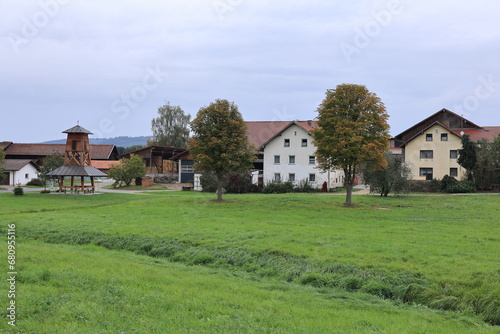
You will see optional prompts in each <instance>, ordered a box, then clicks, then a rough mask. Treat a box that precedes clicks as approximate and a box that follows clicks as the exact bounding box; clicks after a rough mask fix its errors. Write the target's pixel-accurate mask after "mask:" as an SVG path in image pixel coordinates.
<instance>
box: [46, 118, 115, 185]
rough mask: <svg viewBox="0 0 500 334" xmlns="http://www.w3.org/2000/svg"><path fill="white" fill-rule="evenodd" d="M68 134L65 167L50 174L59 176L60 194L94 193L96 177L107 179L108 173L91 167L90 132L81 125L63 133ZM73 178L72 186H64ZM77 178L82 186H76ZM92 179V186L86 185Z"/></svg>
mask: <svg viewBox="0 0 500 334" xmlns="http://www.w3.org/2000/svg"><path fill="white" fill-rule="evenodd" d="M63 133H67V134H68V138H67V140H66V148H65V152H64V163H63V166H61V167H59V168H57V169H55V170H53V171H52V172H50V173H48V175H51V176H58V177H59V178H60V180H59V192H66V191H68V190H69V191H71V192H76V193H80V192H81V193H82V194H85V193H94V191H95V185H94V177H105V176H107V175H106V173H103V172H101V171H100V170H99V169H97V168H95V167H93V166H91V165H90V161H91V160H90V144H89V134H92V133H91V132H90V131H88V130H86V129H84V128H83V127H81V126H80V125H76V126H74V127H72V128H71V129H68V130H66V131H63ZM66 176H69V177H71V185H69V186H65V185H64V178H65V177H66ZM75 177H79V178H80V184H79V185H76V184H75ZM86 177H88V178H90V186H86V185H85V178H86Z"/></svg>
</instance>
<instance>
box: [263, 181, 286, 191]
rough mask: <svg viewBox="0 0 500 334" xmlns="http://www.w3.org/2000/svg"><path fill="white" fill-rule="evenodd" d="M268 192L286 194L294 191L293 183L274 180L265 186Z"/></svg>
mask: <svg viewBox="0 0 500 334" xmlns="http://www.w3.org/2000/svg"><path fill="white" fill-rule="evenodd" d="M264 192H265V193H266V194H285V193H292V192H293V183H292V182H290V181H286V182H283V181H272V182H269V183H268V184H266V185H265V186H264Z"/></svg>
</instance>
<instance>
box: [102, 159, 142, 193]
mask: <svg viewBox="0 0 500 334" xmlns="http://www.w3.org/2000/svg"><path fill="white" fill-rule="evenodd" d="M108 176H109V177H110V178H112V179H114V180H115V183H114V184H113V186H114V187H117V186H121V184H122V182H123V183H125V185H127V186H129V185H130V183H131V182H132V180H133V179H136V178H139V177H144V176H146V167H144V163H143V162H142V159H141V158H140V157H139V156H137V155H135V154H131V155H130V158H129V159H121V160H120V163H119V164H115V165H113V166H111V168H110V169H109V172H108Z"/></svg>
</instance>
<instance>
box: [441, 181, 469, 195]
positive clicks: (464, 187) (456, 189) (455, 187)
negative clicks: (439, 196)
mask: <svg viewBox="0 0 500 334" xmlns="http://www.w3.org/2000/svg"><path fill="white" fill-rule="evenodd" d="M446 191H447V192H449V193H474V192H476V188H475V187H474V184H473V183H472V182H470V181H465V182H456V183H454V184H452V185H450V186H449V187H448V188H447V189H446Z"/></svg>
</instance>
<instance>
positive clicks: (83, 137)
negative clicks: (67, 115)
mask: <svg viewBox="0 0 500 334" xmlns="http://www.w3.org/2000/svg"><path fill="white" fill-rule="evenodd" d="M63 133H67V134H68V138H67V139H66V149H65V152H64V165H65V166H90V161H91V160H90V144H89V135H91V134H92V132H90V131H88V130H86V129H84V128H82V127H81V126H80V125H76V126H74V127H72V128H71V129H68V130H66V131H63Z"/></svg>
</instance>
